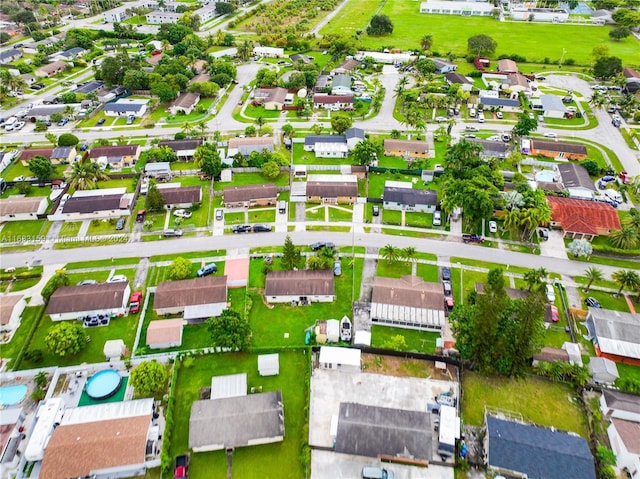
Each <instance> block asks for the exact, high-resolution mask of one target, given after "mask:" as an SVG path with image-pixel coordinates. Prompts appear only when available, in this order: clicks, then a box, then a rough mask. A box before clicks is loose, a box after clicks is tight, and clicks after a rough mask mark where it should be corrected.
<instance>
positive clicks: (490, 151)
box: [466, 138, 511, 158]
mask: <svg viewBox="0 0 640 479" xmlns="http://www.w3.org/2000/svg"><path fill="white" fill-rule="evenodd" d="M466 141H468V142H470V143H473V144H474V145H480V146H481V147H482V150H481V151H480V157H481V158H506V157H507V156H509V153H511V145H509V144H508V143H505V142H503V141H490V140H483V139H481V138H469V139H467V140H466Z"/></svg>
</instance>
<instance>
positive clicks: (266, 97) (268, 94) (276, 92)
mask: <svg viewBox="0 0 640 479" xmlns="http://www.w3.org/2000/svg"><path fill="white" fill-rule="evenodd" d="M287 93H289V91H288V90H287V89H286V88H281V87H273V88H257V89H256V91H255V92H254V96H253V97H254V101H256V102H258V103H261V104H262V105H263V106H264V109H265V110H282V107H283V106H284V100H285V98H286V97H287Z"/></svg>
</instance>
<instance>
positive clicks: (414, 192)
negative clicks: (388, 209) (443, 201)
mask: <svg viewBox="0 0 640 479" xmlns="http://www.w3.org/2000/svg"><path fill="white" fill-rule="evenodd" d="M383 200H384V201H390V202H392V203H400V204H402V205H409V206H415V205H430V206H431V205H437V204H438V193H436V192H435V191H434V190H419V189H417V188H396V187H394V186H385V187H384V194H383Z"/></svg>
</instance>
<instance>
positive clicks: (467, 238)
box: [462, 234, 484, 243]
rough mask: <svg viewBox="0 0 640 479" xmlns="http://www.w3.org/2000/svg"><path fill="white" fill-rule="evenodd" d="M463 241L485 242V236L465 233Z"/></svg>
mask: <svg viewBox="0 0 640 479" xmlns="http://www.w3.org/2000/svg"><path fill="white" fill-rule="evenodd" d="M462 241H464V242H465V243H483V242H484V238H483V237H482V236H478V235H468V234H463V235H462Z"/></svg>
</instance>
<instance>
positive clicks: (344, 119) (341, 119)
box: [331, 114, 353, 135]
mask: <svg viewBox="0 0 640 479" xmlns="http://www.w3.org/2000/svg"><path fill="white" fill-rule="evenodd" d="M352 124H353V120H352V119H351V118H349V117H348V116H347V115H344V114H337V115H333V116H332V117H331V128H333V130H334V131H335V132H336V133H337V134H338V135H343V134H344V132H345V131H347V130H348V129H349V128H351V125H352Z"/></svg>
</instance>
